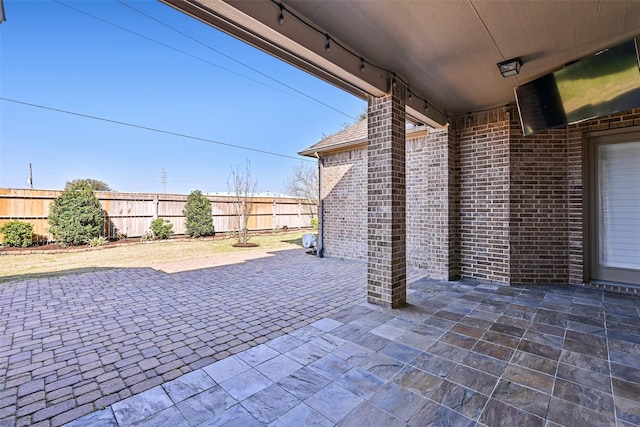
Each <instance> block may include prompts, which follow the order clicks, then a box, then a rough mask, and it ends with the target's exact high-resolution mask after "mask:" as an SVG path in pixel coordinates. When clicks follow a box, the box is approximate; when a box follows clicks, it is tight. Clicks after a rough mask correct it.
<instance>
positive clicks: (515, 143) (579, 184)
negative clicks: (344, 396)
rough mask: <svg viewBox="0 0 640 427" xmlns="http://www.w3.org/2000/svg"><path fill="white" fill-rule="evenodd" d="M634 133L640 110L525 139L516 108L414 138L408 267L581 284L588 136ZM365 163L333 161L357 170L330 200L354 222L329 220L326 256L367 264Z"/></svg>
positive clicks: (329, 159)
mask: <svg viewBox="0 0 640 427" xmlns="http://www.w3.org/2000/svg"><path fill="white" fill-rule="evenodd" d="M630 126H640V109H636V110H633V111H630V112H626V113H620V114H614V115H610V116H607V117H603V118H599V119H595V120H589V121H585V122H582V123H579V124H575V125H571V126H568V127H566V128H560V129H553V130H548V131H544V132H539V133H536V134H534V135H529V136H526V137H525V136H523V135H522V130H521V128H520V123H519V118H518V115H517V112H516V110H515V108H507V107H504V108H498V109H495V110H491V111H487V112H483V113H473V114H468V115H464V116H460V117H457V118H455V119H453V120H452V125H451V128H450V130H449V132H446V131H443V132H440V133H438V132H434V131H432V132H431V133H430V134H429V136H428V137H420V138H414V139H409V140H408V141H407V146H406V150H407V178H406V179H407V257H408V263H409V265H415V266H420V267H423V268H425V269H427V270H428V272H429V274H430V276H432V277H434V278H454V277H456V276H458V275H459V276H462V277H470V278H476V279H478V280H480V281H490V282H497V283H505V284H506V283H510V284H534V283H535V284H552V283H553V284H563V283H570V284H582V283H583V282H584V280H585V274H584V269H585V247H584V238H585V236H584V229H585V224H586V223H585V219H584V209H585V206H584V195H583V192H584V185H583V175H584V174H585V172H587V173H588V171H585V170H584V165H583V161H584V160H583V156H584V144H585V142H584V139H585V135H586V134H587V133H589V132H596V131H603V130H609V129H619V128H624V127H630ZM349 156H350V157H349ZM366 162H367V153H366V149H365V148H363V149H358V150H354V151H353V152H351V154H349V152H345V153H338V154H331V155H328V156H326V157H325V165H327V164H335V165H336V166H340V165H342V167H345V166H344V165H346V164H350V165H351V166H350V167H349V169H348V171H346V172H340V173H342V175H344V177H345V179H343V180H342V181H340V182H339V183H337V184H336V185H335V187H336V188H337V191H336V193H335V194H331V195H330V197H329V198H328V199H326V201H325V203H326V204H327V205H331V206H334V207H333V209H334V211H335V213H337V212H343V213H344V215H342V214H338V215H336V217H338V218H349V217H351V218H352V219H353V221H351V222H349V221H347V220H339V221H338V223H339V224H341V225H340V226H339V228H336V226H335V225H334V224H333V223H334V221H335V219H330V218H331V217H330V216H329V215H327V214H325V219H326V223H325V230H326V237H325V245H326V251H327V254H330V255H336V256H345V257H349V258H359V259H365V258H366V248H367V243H366V209H367V208H366V197H367V194H366V182H367V175H366V173H367V172H366ZM325 170H326V167H325ZM344 170H346V169H344ZM340 173H338V174H337V175H339V174H340ZM325 174H326V173H325ZM331 179H333V180H334V182H337V181H336V179H337V178H335V177H334V178H331ZM325 180H330V178H329V177H327V176H325ZM333 196H336V198H335V199H334V200H333V199H332V198H333ZM347 214H348V215H347ZM340 221H342V222H340Z"/></svg>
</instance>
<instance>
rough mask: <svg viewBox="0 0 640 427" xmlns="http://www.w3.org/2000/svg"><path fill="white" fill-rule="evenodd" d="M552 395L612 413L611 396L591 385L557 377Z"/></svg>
mask: <svg viewBox="0 0 640 427" xmlns="http://www.w3.org/2000/svg"><path fill="white" fill-rule="evenodd" d="M553 395H554V396H555V397H559V398H560V399H564V400H567V401H569V402H572V403H575V404H577V405H580V406H584V407H585V408H588V409H592V410H594V411H598V412H609V413H613V411H614V406H613V396H611V394H610V393H605V392H603V391H600V390H596V389H594V388H591V387H585V386H582V385H580V384H576V383H572V382H569V381H565V380H563V379H560V378H557V379H556V383H555V385H554V387H553Z"/></svg>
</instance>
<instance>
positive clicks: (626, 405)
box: [615, 396, 640, 426]
mask: <svg viewBox="0 0 640 427" xmlns="http://www.w3.org/2000/svg"><path fill="white" fill-rule="evenodd" d="M615 405H616V416H617V417H618V421H625V422H628V423H629V425H631V424H633V425H634V426H637V425H640V405H638V401H637V399H634V400H630V399H625V398H623V397H618V396H616V397H615Z"/></svg>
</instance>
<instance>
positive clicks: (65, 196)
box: [49, 184, 104, 245]
mask: <svg viewBox="0 0 640 427" xmlns="http://www.w3.org/2000/svg"><path fill="white" fill-rule="evenodd" d="M49 225H50V226H51V227H50V228H49V232H50V233H51V234H52V235H53V237H54V238H55V239H56V240H57V241H58V242H60V243H62V244H63V245H80V244H82V243H89V242H91V239H93V238H95V237H98V236H100V234H101V232H102V230H103V227H104V219H103V217H102V207H101V206H100V201H99V200H98V198H97V197H96V196H95V194H93V191H92V190H91V188H90V187H89V186H88V185H86V184H79V185H77V186H75V187H73V188H68V189H66V190H64V191H63V192H62V194H61V195H60V196H58V197H56V198H55V200H54V201H53V203H51V209H50V210H49Z"/></svg>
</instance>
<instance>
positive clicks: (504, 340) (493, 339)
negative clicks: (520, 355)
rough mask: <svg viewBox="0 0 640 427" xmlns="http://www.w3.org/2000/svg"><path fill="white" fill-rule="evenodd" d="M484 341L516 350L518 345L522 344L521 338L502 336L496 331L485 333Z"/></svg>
mask: <svg viewBox="0 0 640 427" xmlns="http://www.w3.org/2000/svg"><path fill="white" fill-rule="evenodd" d="M482 340H483V341H487V342H490V343H491V344H496V345H500V346H502V347H508V348H516V347H518V344H520V338H517V337H514V336H511V335H507V334H502V333H500V332H496V331H487V332H485V334H484V335H483V336H482Z"/></svg>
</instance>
